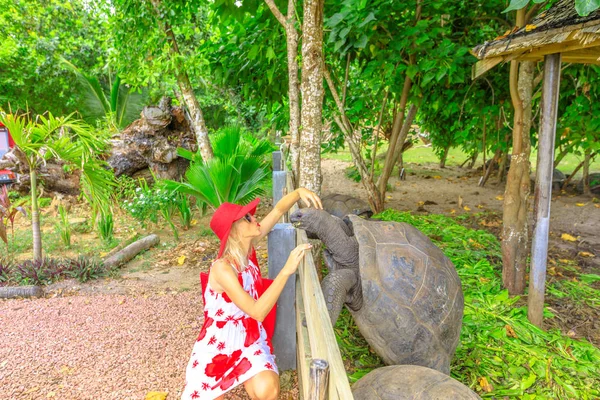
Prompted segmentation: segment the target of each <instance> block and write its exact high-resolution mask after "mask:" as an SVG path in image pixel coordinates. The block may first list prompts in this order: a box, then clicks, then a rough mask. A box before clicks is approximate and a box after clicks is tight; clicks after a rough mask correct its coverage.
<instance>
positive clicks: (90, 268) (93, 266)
mask: <svg viewBox="0 0 600 400" xmlns="http://www.w3.org/2000/svg"><path fill="white" fill-rule="evenodd" d="M108 272H109V270H108V269H107V268H106V267H105V266H104V264H102V262H100V261H98V260H94V259H91V258H87V257H85V256H79V257H77V258H76V259H74V260H68V269H67V271H66V275H67V276H69V277H71V278H75V279H77V280H78V281H79V282H87V281H90V280H92V279H98V278H101V277H104V276H106V275H107V274H108Z"/></svg>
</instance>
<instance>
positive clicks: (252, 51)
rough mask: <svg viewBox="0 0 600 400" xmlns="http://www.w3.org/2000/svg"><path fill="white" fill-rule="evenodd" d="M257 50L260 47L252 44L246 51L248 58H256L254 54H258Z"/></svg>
mask: <svg viewBox="0 0 600 400" xmlns="http://www.w3.org/2000/svg"><path fill="white" fill-rule="evenodd" d="M259 50H260V48H259V47H258V45H256V44H255V45H254V46H252V48H251V49H250V51H249V52H248V59H249V60H254V59H255V58H256V56H257V55H258V51H259Z"/></svg>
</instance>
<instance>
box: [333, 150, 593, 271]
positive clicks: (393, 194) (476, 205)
mask: <svg viewBox="0 0 600 400" xmlns="http://www.w3.org/2000/svg"><path fill="white" fill-rule="evenodd" d="M350 165H351V164H350V163H347V162H343V161H339V160H332V159H324V160H323V163H322V171H323V184H322V192H323V194H324V195H325V194H328V193H342V194H347V195H351V196H355V197H360V198H362V199H363V200H365V201H366V200H367V196H366V192H365V190H364V189H363V187H362V184H361V183H357V182H354V181H352V180H350V179H341V177H343V176H344V171H345V169H346V168H347V167H349V166H350ZM405 167H406V168H407V170H409V171H412V172H409V173H408V176H407V177H406V180H403V181H400V180H399V179H398V178H397V176H392V177H391V178H390V181H389V184H390V185H391V186H392V191H389V192H388V194H387V196H386V200H385V204H386V208H394V209H397V210H400V211H413V212H417V213H420V212H429V213H433V214H445V215H459V214H465V213H468V214H475V213H481V212H492V213H496V214H497V217H498V219H499V221H501V218H502V203H503V202H502V200H503V196H504V182H502V183H500V184H499V183H498V182H497V179H496V178H495V177H491V178H490V179H489V180H488V182H487V183H486V185H485V186H484V187H479V186H478V185H477V183H478V181H479V178H480V176H481V175H480V173H478V172H477V171H475V170H468V169H461V168H458V167H446V168H444V169H440V168H439V167H437V166H435V165H427V166H420V165H417V164H412V163H408V164H406V165H405ZM461 198H462V203H461V204H462V207H460V206H459V201H461V200H460V199H461ZM532 200H533V193H532ZM598 200H600V199H598ZM423 203H425V204H423ZM531 203H532V201H531ZM465 206H466V207H467V208H468V209H470V210H469V211H466V210H465V208H464V207H465ZM529 219H530V222H531V223H530V226H531V225H532V222H533V204H532V205H531V208H530V218H529ZM487 222H488V223H489V222H490V221H489V218H488V221H487ZM484 224H485V222H484V223H483V224H482V225H480V226H479V229H486V228H494V227H493V226H486V225H484ZM489 225H494V224H489ZM491 230H492V231H493V232H494V233H496V234H497V235H498V236H499V234H500V228H499V226H498V229H496V230H495V231H494V229H491ZM563 233H568V234H570V235H572V236H575V237H577V238H578V240H577V241H576V242H566V241H564V240H562V239H561V238H560V237H561V235H562V234H563ZM549 251H550V253H553V252H570V253H571V255H572V257H575V258H577V257H578V260H579V261H581V263H582V264H583V265H584V266H585V267H588V268H590V269H594V268H596V270H597V271H598V268H600V257H581V256H578V253H580V252H590V253H592V254H596V255H600V203H594V202H593V198H592V197H588V196H583V195H574V194H567V193H554V194H553V196H552V204H551V212H550V244H549Z"/></svg>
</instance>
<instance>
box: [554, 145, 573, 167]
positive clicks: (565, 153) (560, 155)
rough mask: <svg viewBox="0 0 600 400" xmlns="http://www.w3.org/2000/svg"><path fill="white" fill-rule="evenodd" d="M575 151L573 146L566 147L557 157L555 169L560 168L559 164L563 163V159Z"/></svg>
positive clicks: (555, 158)
mask: <svg viewBox="0 0 600 400" xmlns="http://www.w3.org/2000/svg"><path fill="white" fill-rule="evenodd" d="M571 150H573V146H565V147H564V148H563V149H562V151H561V152H560V153H558V155H557V156H556V157H554V168H556V167H558V164H560V162H561V161H562V159H563V158H565V156H566V155H567V154H569V153H570V152H571Z"/></svg>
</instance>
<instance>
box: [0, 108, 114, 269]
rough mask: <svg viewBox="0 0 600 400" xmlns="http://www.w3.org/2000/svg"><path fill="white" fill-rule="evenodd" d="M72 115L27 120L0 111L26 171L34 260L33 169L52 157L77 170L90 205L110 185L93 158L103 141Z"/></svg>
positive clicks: (103, 198)
mask: <svg viewBox="0 0 600 400" xmlns="http://www.w3.org/2000/svg"><path fill="white" fill-rule="evenodd" d="M72 116H73V114H71V115H69V116H66V117H54V116H53V115H52V114H51V113H48V114H47V115H38V116H37V117H36V118H35V119H31V118H29V116H28V114H20V115H15V114H5V113H1V114H0V122H2V123H3V124H4V125H5V126H6V127H7V128H8V130H9V132H10V134H11V136H12V138H13V140H14V142H15V154H16V156H17V157H18V158H19V160H20V161H21V162H22V163H23V164H24V165H25V167H26V168H27V170H28V172H29V178H30V182H31V221H32V222H31V224H32V231H33V258H34V260H41V259H42V236H41V230H40V214H39V208H38V201H37V200H38V180H37V171H38V168H39V167H40V166H41V165H43V164H44V163H46V162H47V161H48V160H50V159H52V158H55V159H59V160H61V161H63V162H65V164H66V166H68V167H71V168H73V169H79V170H80V171H81V184H82V189H83V193H84V195H85V196H86V198H87V199H88V201H89V202H90V203H91V204H92V206H93V207H94V206H96V207H97V206H99V205H101V204H106V203H107V202H108V201H109V198H110V192H111V190H112V188H113V186H114V175H113V174H112V172H111V171H110V169H108V168H105V164H104V162H103V161H101V160H99V159H98V158H97V155H99V154H101V153H102V152H103V151H104V150H105V148H106V146H107V140H106V139H105V138H104V137H102V136H98V135H97V134H96V133H95V132H93V130H92V128H91V127H90V126H89V125H87V124H85V123H84V122H83V121H80V120H76V119H73V118H72Z"/></svg>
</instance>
